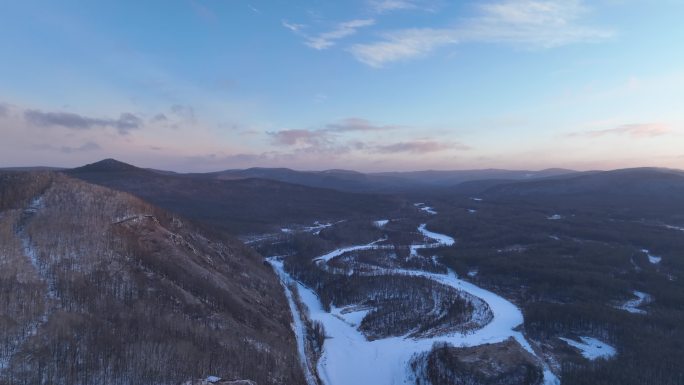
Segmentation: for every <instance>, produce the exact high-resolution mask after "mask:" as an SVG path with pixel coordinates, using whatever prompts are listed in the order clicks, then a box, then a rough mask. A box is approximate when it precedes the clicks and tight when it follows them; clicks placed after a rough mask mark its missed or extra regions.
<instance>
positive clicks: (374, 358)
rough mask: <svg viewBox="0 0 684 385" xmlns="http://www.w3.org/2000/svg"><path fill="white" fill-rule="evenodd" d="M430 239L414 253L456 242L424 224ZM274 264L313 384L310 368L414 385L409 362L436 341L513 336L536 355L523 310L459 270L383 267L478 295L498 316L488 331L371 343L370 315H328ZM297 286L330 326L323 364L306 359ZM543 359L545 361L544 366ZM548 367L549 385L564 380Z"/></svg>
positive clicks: (326, 377) (336, 383)
mask: <svg viewBox="0 0 684 385" xmlns="http://www.w3.org/2000/svg"><path fill="white" fill-rule="evenodd" d="M418 231H419V232H420V233H422V234H423V235H424V236H425V238H426V239H427V240H428V241H427V242H424V243H422V244H417V245H412V246H411V250H412V252H414V250H417V249H427V248H435V247H441V246H450V245H453V244H454V240H453V238H451V237H449V236H447V235H444V234H439V233H434V232H431V231H429V230H427V229H426V225H425V224H422V225H420V226H419V227H418ZM376 243H377V241H376V242H373V243H370V244H365V245H358V246H352V247H347V248H344V249H337V250H333V251H331V252H330V253H327V254H326V255H323V256H321V257H318V258H316V260H318V261H319V264H320V263H326V262H327V261H329V260H331V259H333V258H335V257H338V256H341V255H343V254H345V253H346V252H350V251H357V250H366V249H370V248H373V247H375V244H376ZM269 261H270V263H271V265H272V266H273V267H274V268H275V270H276V272H277V273H278V275H279V277H280V279H281V281H282V282H283V286H284V287H285V290H286V294H287V296H288V299H289V300H290V308H291V310H292V313H293V318H294V319H295V324H294V325H293V326H294V327H293V328H294V329H295V334H296V335H297V340H298V346H299V347H300V350H299V353H300V358H301V360H302V366H303V367H304V368H305V371H306V372H307V373H306V375H307V381H309V385H315V383H314V384H312V383H311V382H310V381H313V380H311V378H312V377H313V374H312V373H311V370H310V368H312V367H314V365H315V366H316V368H317V370H318V373H319V376H320V378H321V380H322V382H323V383H324V384H325V385H349V384H375V385H400V384H413V383H414V379H413V375H412V373H411V370H410V366H409V362H410V360H411V358H412V357H413V356H414V355H415V354H420V353H424V352H428V351H430V349H431V348H432V346H433V344H434V343H438V342H439V343H441V342H445V343H449V344H451V345H453V346H463V347H466V346H477V345H482V344H486V343H497V342H502V341H504V340H506V339H508V338H510V337H512V338H514V339H515V340H516V341H518V343H520V345H521V346H522V347H523V348H524V349H526V350H527V351H528V352H530V353H531V354H533V355H535V356H536V354H535V352H534V351H533V349H532V347H531V345H530V343H529V342H528V341H527V340H526V339H525V337H524V336H523V334H522V333H521V332H518V331H516V330H514V329H516V328H517V327H518V326H520V325H521V324H522V323H523V315H522V312H521V311H520V309H519V308H518V307H517V306H515V305H514V304H513V303H511V302H510V301H508V300H506V299H504V298H503V297H501V296H499V295H497V294H495V293H493V292H491V291H488V290H485V289H483V288H480V287H478V286H476V285H474V284H472V283H470V282H467V281H464V280H462V279H460V278H459V277H458V276H457V275H456V274H455V273H454V272H452V271H449V272H448V274H436V273H430V272H425V271H417V270H405V269H386V268H383V269H382V273H383V274H387V275H406V276H420V277H424V278H427V279H431V280H434V281H436V282H438V283H441V284H444V285H447V286H451V287H452V288H454V289H456V290H459V291H463V292H466V293H468V294H470V295H472V296H475V297H477V298H479V299H481V300H482V301H484V302H485V303H487V305H489V308H490V310H491V312H492V314H493V317H492V319H491V321H490V322H489V323H487V324H486V325H485V326H484V327H482V328H480V329H478V330H475V331H472V332H469V333H467V334H461V333H455V334H450V335H442V336H436V337H429V338H418V339H414V338H406V337H389V338H384V339H379V340H374V341H368V340H367V339H366V337H365V336H364V335H363V333H361V332H360V331H359V330H358V329H357V328H358V324H359V322H360V320H361V319H363V317H364V315H365V313H366V312H365V311H357V312H343V311H341V310H342V309H337V308H332V309H331V312H326V311H325V310H324V309H323V305H322V304H321V302H320V301H319V298H318V296H317V295H316V293H315V292H314V291H313V290H311V289H310V288H308V287H306V286H305V285H303V284H301V283H300V282H297V281H295V280H294V279H293V278H292V277H291V276H290V275H289V274H288V273H287V272H286V271H285V269H284V267H283V263H282V261H280V260H279V259H277V258H271V259H269ZM290 283H295V284H296V285H297V289H298V292H299V296H300V298H301V300H302V302H303V303H304V304H305V305H306V306H307V307H308V311H309V314H308V315H309V318H310V319H311V320H313V321H319V322H321V323H322V324H323V325H324V327H325V333H326V336H327V337H329V338H326V340H325V343H324V345H323V355H322V356H321V358H320V359H319V361H318V363H311V362H308V361H307V357H306V354H305V353H304V344H303V341H304V338H305V336H304V335H303V334H302V333H304V328H303V327H302V326H301V319H302V318H301V315H300V314H299V310H298V308H297V307H296V306H295V305H294V302H293V301H292V300H291V298H292V295H293V294H292V293H291V292H290V289H289V288H288V284H290ZM541 362H542V360H540V363H541ZM542 365H543V367H544V384H546V385H557V384H559V383H560V381H559V379H558V378H557V377H556V376H555V375H554V374H553V373H552V372H551V371H550V370H549V369H548V367H546V365H544V364H542Z"/></svg>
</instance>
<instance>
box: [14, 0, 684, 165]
mask: <svg viewBox="0 0 684 385" xmlns="http://www.w3.org/2000/svg"><path fill="white" fill-rule="evenodd" d="M0 5H1V7H2V10H3V11H2V12H0V25H1V26H2V27H1V31H2V33H1V34H0V49H2V52H3V55H2V60H0V134H1V135H2V137H3V140H2V141H1V142H0V153H1V154H2V155H1V156H0V164H1V165H3V166H16V165H28V164H43V165H55V166H75V165H80V164H83V163H87V162H91V161H95V160H98V159H101V158H104V157H116V158H119V159H122V160H124V161H128V162H131V163H135V164H138V165H141V166H149V167H160V168H170V169H176V170H181V171H207V170H218V169H226V168H243V167H251V166H278V167H292V168H298V169H327V168H348V169H349V168H350V169H357V170H364V171H380V170H418V169H467V168H489V167H496V168H517V169H520V168H526V169H540V168H546V167H568V168H575V169H596V168H602V169H608V168H618V167H633V166H664V167H676V168H684V136H683V135H684V108H682V107H683V106H682V104H683V103H684V49H682V43H681V42H682V41H684V24H683V23H681V20H680V19H681V15H683V14H684V1H679V0H659V1H648V2H647V1H633V0H596V1H591V2H589V1H581V0H564V1H560V0H480V1H470V2H469V1H446V0H354V1H324V0H311V1H277V0H271V1H265V0H261V1H259V0H245V1H243V0H173V1H171V0H166V1H162V0H156V1H153V0H149V1H144V2H140V1H124V0H121V1H116V2H100V1H98V2H93V1H73V0H72V1H69V0H62V1H59V2H55V1H35V0H23V1H21V2H17V1H6V0H0Z"/></svg>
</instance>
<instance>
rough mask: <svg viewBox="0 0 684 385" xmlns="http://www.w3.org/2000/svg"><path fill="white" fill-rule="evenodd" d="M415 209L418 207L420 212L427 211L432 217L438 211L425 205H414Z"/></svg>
mask: <svg viewBox="0 0 684 385" xmlns="http://www.w3.org/2000/svg"><path fill="white" fill-rule="evenodd" d="M413 205H414V206H415V207H418V208H419V209H420V210H422V211H425V212H426V213H428V214H430V215H436V214H437V211H435V210H434V209H433V208H432V207H430V206H426V205H425V203H414V204H413Z"/></svg>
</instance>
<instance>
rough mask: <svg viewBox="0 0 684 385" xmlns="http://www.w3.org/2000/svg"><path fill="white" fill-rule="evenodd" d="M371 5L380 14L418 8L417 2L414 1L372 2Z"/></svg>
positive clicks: (377, 0) (386, 0)
mask: <svg viewBox="0 0 684 385" xmlns="http://www.w3.org/2000/svg"><path fill="white" fill-rule="evenodd" d="M369 5H370V7H371V8H372V9H373V10H374V11H376V12H379V13H383V12H390V11H401V10H406V9H416V8H417V5H416V2H415V1H412V0H371V1H369Z"/></svg>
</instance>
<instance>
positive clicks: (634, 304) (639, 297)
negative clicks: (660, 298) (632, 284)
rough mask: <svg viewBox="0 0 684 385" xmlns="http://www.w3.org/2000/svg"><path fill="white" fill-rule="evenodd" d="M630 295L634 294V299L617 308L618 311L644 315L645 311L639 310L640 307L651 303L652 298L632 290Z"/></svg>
mask: <svg viewBox="0 0 684 385" xmlns="http://www.w3.org/2000/svg"><path fill="white" fill-rule="evenodd" d="M632 294H634V297H636V298H634V299H630V300H629V301H627V302H625V303H623V304H622V305H620V306H618V309H622V310H625V311H628V312H630V313H632V314H646V310H643V309H640V307H641V306H644V305H648V304H649V303H651V302H653V297H651V296H650V295H649V294H646V293H644V292H642V291H637V290H634V291H633V292H632Z"/></svg>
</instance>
